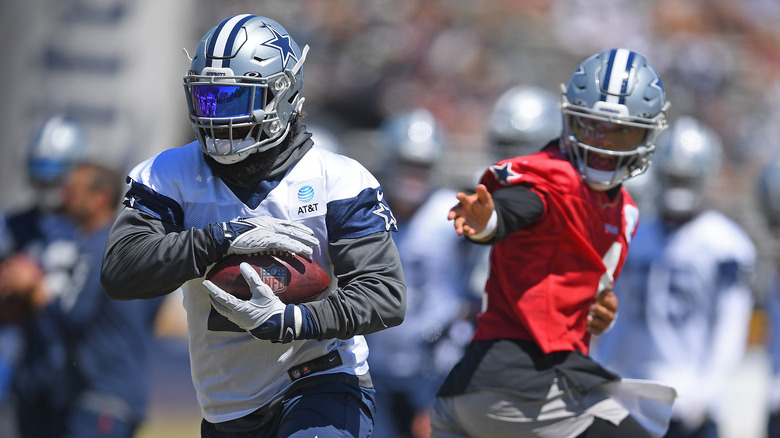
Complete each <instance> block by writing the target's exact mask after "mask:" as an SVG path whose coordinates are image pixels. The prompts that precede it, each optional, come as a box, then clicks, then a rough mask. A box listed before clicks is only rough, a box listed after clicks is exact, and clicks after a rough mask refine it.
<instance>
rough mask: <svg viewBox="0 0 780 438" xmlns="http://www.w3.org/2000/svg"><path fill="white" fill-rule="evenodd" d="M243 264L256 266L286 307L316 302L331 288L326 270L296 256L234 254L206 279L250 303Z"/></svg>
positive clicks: (290, 254)
mask: <svg viewBox="0 0 780 438" xmlns="http://www.w3.org/2000/svg"><path fill="white" fill-rule="evenodd" d="M243 262H246V263H249V264H250V265H252V267H253V268H255V271H257V273H258V274H260V277H261V278H262V279H263V282H265V284H267V285H268V286H269V287H270V288H271V290H273V291H274V293H275V294H276V296H278V297H279V299H280V300H282V302H283V303H285V304H298V303H305V302H307V301H313V300H316V299H317V298H319V297H320V295H322V294H323V293H324V292H326V291H327V290H328V288H329V287H330V277H328V274H327V273H326V272H325V270H323V269H322V267H320V266H319V265H318V264H316V263H314V261H312V260H311V259H309V258H307V257H304V256H301V255H298V254H292V253H273V254H272V253H259V254H251V255H230V256H227V257H225V258H223V259H222V260H220V261H219V262H217V263H216V264H215V265H214V266H212V267H211V269H210V270H209V272H208V274H206V279H208V280H211V282H212V283H214V284H216V285H217V286H219V287H220V288H221V289H222V290H224V291H225V292H228V293H230V294H231V295H233V296H235V297H237V298H241V299H242V300H248V299H249V298H251V295H252V294H251V291H250V290H249V284H247V282H246V280H244V277H243V276H242V275H241V271H240V269H239V265H240V264H241V263H243Z"/></svg>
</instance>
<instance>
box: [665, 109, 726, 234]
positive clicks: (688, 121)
mask: <svg viewBox="0 0 780 438" xmlns="http://www.w3.org/2000/svg"><path fill="white" fill-rule="evenodd" d="M722 155H723V146H722V144H721V140H720V137H719V136H718V135H717V134H716V133H715V132H714V131H713V130H712V129H710V128H709V127H707V126H705V125H704V124H703V123H701V122H700V121H698V120H696V119H694V118H692V117H688V116H683V117H680V118H679V119H676V120H675V121H674V122H672V123H671V127H670V128H669V130H668V131H666V132H664V133H662V134H661V135H660V136H659V137H658V145H657V146H656V150H655V154H654V159H653V170H654V173H655V175H656V176H657V179H658V185H659V194H658V196H659V203H658V208H659V212H660V213H661V214H662V215H663V216H664V217H666V218H669V219H677V220H685V219H689V218H691V217H693V215H695V214H696V213H697V212H698V211H699V210H700V208H701V206H702V203H703V202H702V201H703V199H704V196H705V194H706V193H705V191H706V189H707V185H708V184H709V183H710V182H711V181H712V180H713V178H714V177H715V176H716V175H717V174H718V173H719V172H720V167H721V161H722Z"/></svg>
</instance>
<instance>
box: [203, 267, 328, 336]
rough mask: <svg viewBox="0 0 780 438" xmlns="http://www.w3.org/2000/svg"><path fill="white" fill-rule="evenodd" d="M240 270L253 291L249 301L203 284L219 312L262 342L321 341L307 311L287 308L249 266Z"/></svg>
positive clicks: (209, 283) (207, 283)
mask: <svg viewBox="0 0 780 438" xmlns="http://www.w3.org/2000/svg"><path fill="white" fill-rule="evenodd" d="M239 269H240V270H241V275H243V276H244V279H245V280H246V282H247V283H248V284H249V289H250V290H251V291H252V298H251V299H249V300H242V299H239V298H236V297H234V296H233V295H231V294H229V293H227V292H225V291H224V290H222V289H221V288H219V287H218V286H217V285H215V284H214V283H212V282H211V281H209V280H205V281H203V286H205V287H206V289H208V290H209V292H210V295H209V298H210V299H211V304H212V305H213V306H214V309H216V310H217V312H219V313H220V314H222V316H224V317H225V318H227V319H229V320H230V321H231V322H232V323H233V324H235V325H237V326H239V327H241V328H243V329H244V330H246V331H248V332H249V333H251V334H252V335H253V336H254V337H256V338H258V339H265V340H269V341H273V342H282V343H287V342H291V341H292V340H294V339H314V338H316V337H317V335H318V334H319V330H318V329H317V328H316V323H315V322H314V320H313V318H312V317H311V314H309V311H308V310H307V309H306V308H305V307H303V306H297V305H295V304H284V303H283V302H282V301H281V300H280V299H279V298H278V297H277V296H276V295H275V294H274V292H273V291H272V290H271V288H270V287H268V285H267V284H265V283H264V282H263V279H262V278H260V275H259V274H258V273H257V272H256V271H255V270H254V268H252V266H251V265H249V264H248V263H241V265H240V266H239Z"/></svg>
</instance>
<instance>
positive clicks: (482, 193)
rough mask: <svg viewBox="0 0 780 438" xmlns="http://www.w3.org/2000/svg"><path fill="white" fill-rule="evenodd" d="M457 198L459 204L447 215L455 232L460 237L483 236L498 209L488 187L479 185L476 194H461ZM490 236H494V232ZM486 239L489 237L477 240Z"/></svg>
mask: <svg viewBox="0 0 780 438" xmlns="http://www.w3.org/2000/svg"><path fill="white" fill-rule="evenodd" d="M457 198H458V201H459V202H458V204H457V205H456V206H454V207H452V209H450V212H449V214H448V215H447V219H448V220H451V221H453V224H454V226H455V232H456V233H458V236H463V235H466V236H467V237H472V236H474V235H478V234H482V232H483V231H485V227H486V226H487V225H488V222H489V221H490V218H491V216H492V215H493V212H494V211H495V208H496V207H495V204H494V203H493V196H491V195H490V192H488V190H487V187H485V186H484V185H483V184H478V185H477V190H476V192H475V193H473V194H470V195H469V194H466V193H463V192H461V193H458V194H457ZM491 231H493V230H491ZM489 235H492V232H491V233H489ZM485 237H489V236H482V239H477V240H483V239H484V238H485Z"/></svg>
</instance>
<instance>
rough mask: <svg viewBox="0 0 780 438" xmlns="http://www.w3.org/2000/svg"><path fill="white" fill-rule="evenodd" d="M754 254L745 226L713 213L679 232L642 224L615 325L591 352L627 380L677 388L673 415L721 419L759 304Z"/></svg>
mask: <svg viewBox="0 0 780 438" xmlns="http://www.w3.org/2000/svg"><path fill="white" fill-rule="evenodd" d="M755 258H756V252H755V248H754V245H753V243H752V242H751V241H750V239H749V238H748V236H747V235H746V234H745V233H744V232H743V230H742V229H741V228H739V226H738V225H737V224H735V223H734V222H732V221H731V220H730V219H728V218H727V217H725V216H724V215H722V214H721V213H718V212H715V211H708V212H705V213H702V214H700V215H699V216H697V217H696V218H694V219H692V220H690V221H689V222H687V223H685V224H684V225H682V226H681V227H679V228H677V229H676V230H674V231H667V230H666V229H665V227H664V225H663V224H662V222H660V221H654V220H649V221H647V222H644V223H643V222H640V224H639V228H638V230H637V233H636V236H635V238H634V240H633V241H632V243H631V250H630V251H629V253H628V257H627V259H626V262H625V266H624V267H623V272H622V274H621V276H620V278H619V279H618V281H617V283H616V285H615V289H614V290H615V293H616V294H617V296H618V299H619V311H618V317H617V320H616V323H615V326H614V327H613V328H612V329H611V330H610V331H608V332H607V333H605V334H603V335H601V336H599V337H595V338H594V341H593V345H592V348H591V355H592V356H593V357H594V358H595V359H596V360H597V361H598V362H600V363H602V364H603V365H605V366H606V367H607V368H608V369H611V370H613V371H615V372H617V373H618V374H620V375H621V376H623V377H625V378H637V379H649V380H655V381H658V382H661V383H664V384H668V385H670V386H672V387H674V388H675V389H676V390H677V393H678V396H679V398H678V399H677V401H675V405H674V416H675V417H677V418H681V417H685V416H686V415H689V414H690V413H693V412H697V413H698V414H699V415H701V414H703V413H705V412H708V413H709V414H710V415H711V416H712V417H713V418H714V419H716V421H717V419H718V416H719V407H718V404H719V402H720V401H721V399H722V396H721V395H722V388H723V386H724V384H725V382H726V381H727V379H728V377H729V375H730V373H731V372H732V371H733V369H734V366H735V365H736V364H737V363H738V362H739V361H740V360H741V358H742V356H743V354H744V351H745V347H746V343H747V335H748V329H749V321H750V316H751V311H752V307H753V298H752V291H751V289H750V275H751V274H752V271H753V269H754V265H755Z"/></svg>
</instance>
